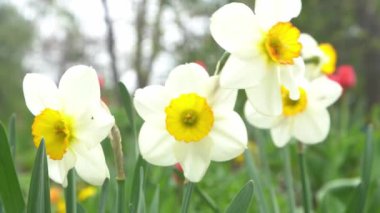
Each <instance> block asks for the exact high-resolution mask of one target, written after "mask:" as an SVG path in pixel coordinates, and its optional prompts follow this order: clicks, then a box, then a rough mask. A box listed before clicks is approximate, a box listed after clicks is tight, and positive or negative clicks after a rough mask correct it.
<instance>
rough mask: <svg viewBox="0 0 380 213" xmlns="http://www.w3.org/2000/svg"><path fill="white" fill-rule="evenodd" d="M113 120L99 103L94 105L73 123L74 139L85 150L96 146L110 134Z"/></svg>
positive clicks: (113, 123)
mask: <svg viewBox="0 0 380 213" xmlns="http://www.w3.org/2000/svg"><path fill="white" fill-rule="evenodd" d="M114 125H115V119H114V117H113V116H112V115H111V114H110V112H109V111H108V109H107V108H105V107H104V106H103V105H102V104H101V103H98V104H95V103H94V105H93V106H91V108H89V109H88V111H87V112H86V113H83V114H82V116H81V117H80V118H78V119H77V120H76V122H75V130H76V133H75V137H76V140H78V141H79V142H80V143H83V144H86V146H87V148H92V147H94V146H97V145H98V144H99V143H100V142H102V140H104V139H105V138H106V137H107V136H108V135H109V133H110V131H111V128H112V127H113V126H114Z"/></svg>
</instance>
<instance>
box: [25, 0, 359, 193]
mask: <svg viewBox="0 0 380 213" xmlns="http://www.w3.org/2000/svg"><path fill="white" fill-rule="evenodd" d="M300 11H301V1H300V0H291V1H287V2H285V1H280V0H256V5H255V8H254V11H252V10H251V9H250V8H249V7H248V6H246V5H245V4H242V3H230V4H227V5H225V6H223V7H221V8H220V9H218V10H217V11H216V12H215V13H214V14H213V15H212V16H211V20H210V31H211V35H212V37H213V39H214V40H215V41H216V43H217V44H219V46H221V47H222V48H223V49H224V50H225V51H226V52H228V53H230V55H229V57H228V59H227V61H226V63H225V65H224V66H223V68H221V70H220V74H217V75H214V76H211V77H210V76H209V74H208V72H207V71H206V70H205V69H204V68H203V67H202V66H201V65H199V64H196V63H189V64H183V65H179V66H177V67H175V68H174V69H173V70H172V71H171V72H170V74H169V76H168V79H167V80H166V82H165V85H151V86H147V87H145V88H142V89H138V90H137V91H136V92H135V96H134V100H133V102H134V106H135V108H136V110H137V112H138V114H139V115H140V116H141V118H142V119H143V120H144V123H143V125H142V127H141V129H140V133H139V140H138V143H139V144H138V145H139V149H140V153H141V155H142V157H143V158H144V159H145V160H146V161H148V162H149V163H151V164H154V165H158V166H170V165H176V164H177V165H179V166H180V167H181V168H182V169H183V172H184V176H185V178H186V179H188V180H190V181H191V182H198V181H200V180H201V179H202V178H203V176H204V175H205V173H206V171H207V168H208V167H209V165H210V163H211V161H218V162H220V161H227V160H231V159H233V158H236V157H238V156H240V155H241V154H242V153H243V151H244V150H245V149H246V148H247V141H248V137H247V130H246V127H245V124H244V122H243V120H242V118H241V117H240V116H239V114H238V113H236V112H235V111H234V106H235V102H236V99H237V91H238V89H244V90H245V92H246V95H247V98H248V101H247V103H246V104H245V115H246V118H247V120H248V121H249V123H250V124H252V125H254V126H256V127H258V128H266V129H270V132H271V136H272V139H273V142H274V144H275V145H276V146H278V147H283V146H285V145H286V144H287V143H288V142H289V141H290V139H291V138H292V137H294V138H296V139H297V140H298V141H299V142H302V143H306V144H314V143H318V142H321V141H323V140H324V139H325V138H326V136H327V134H328V132H329V129H330V117H329V113H328V111H327V109H326V108H327V107H328V106H330V105H331V104H333V103H334V102H335V101H336V100H337V99H338V98H339V96H340V95H341V93H342V88H341V86H340V85H339V84H338V83H336V82H334V81H332V80H330V79H329V78H328V77H326V76H327V75H331V74H332V73H333V72H334V71H335V66H336V60H337V56H336V51H335V49H334V48H333V46H332V45H331V44H327V43H324V44H318V43H317V42H316V40H315V39H314V38H313V37H312V36H310V35H308V34H304V33H301V31H300V30H299V29H298V28H297V27H296V26H295V25H293V24H292V23H291V22H290V21H291V20H292V19H293V18H295V17H297V16H298V15H299V13H300ZM342 70H347V68H345V69H343V68H342ZM341 72H343V71H341ZM345 72H347V71H345ZM342 76H343V74H342ZM331 78H333V79H334V78H335V79H338V77H331ZM339 79H347V77H345V78H344V77H339ZM345 82H346V83H345V84H346V85H347V86H349V85H351V84H352V82H354V80H353V79H352V78H351V79H349V80H346V81H345ZM24 94H25V100H26V104H27V106H28V108H29V109H30V111H31V112H32V113H33V114H34V115H35V116H36V117H35V119H34V122H33V126H32V134H33V141H34V144H35V145H36V146H39V144H40V142H41V140H45V143H46V147H47V155H48V163H49V175H50V177H51V179H53V180H54V181H56V182H58V183H61V184H63V185H64V186H65V185H66V182H67V180H66V174H67V172H68V170H70V169H71V168H73V167H75V169H76V170H77V172H78V174H79V175H80V176H81V177H82V178H83V179H84V180H85V181H87V182H89V183H92V184H95V185H99V184H101V183H102V182H103V181H104V179H105V178H107V177H109V172H108V168H107V166H106V164H105V160H104V155H103V152H102V148H101V146H100V142H101V141H102V140H103V139H104V138H105V137H106V136H107V135H108V134H109V132H110V129H111V127H112V126H113V125H114V118H113V117H112V115H111V114H110V113H109V111H108V110H107V107H105V105H104V104H102V102H101V99H100V88H99V82H98V78H97V76H96V72H95V71H94V70H93V69H91V68H89V67H86V66H75V67H73V68H70V69H69V70H68V71H67V72H66V73H65V74H64V75H63V77H62V79H61V81H60V83H59V86H58V87H57V86H56V85H55V84H54V83H53V82H52V81H50V80H48V79H47V78H45V77H43V76H41V75H38V74H28V75H27V76H26V77H25V80H24Z"/></svg>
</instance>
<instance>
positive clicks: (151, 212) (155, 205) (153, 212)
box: [149, 186, 160, 213]
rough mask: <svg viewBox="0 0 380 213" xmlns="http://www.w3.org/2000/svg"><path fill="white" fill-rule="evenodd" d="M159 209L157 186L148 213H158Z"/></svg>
mask: <svg viewBox="0 0 380 213" xmlns="http://www.w3.org/2000/svg"><path fill="white" fill-rule="evenodd" d="M159 208H160V186H157V188H156V191H155V192H154V195H153V199H152V203H151V204H150V210H149V213H158V212H159V211H158V209H159Z"/></svg>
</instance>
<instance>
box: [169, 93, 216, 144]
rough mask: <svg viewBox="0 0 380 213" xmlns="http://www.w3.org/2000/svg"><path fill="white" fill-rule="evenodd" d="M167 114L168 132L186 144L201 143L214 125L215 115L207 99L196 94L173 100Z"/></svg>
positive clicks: (183, 95)
mask: <svg viewBox="0 0 380 213" xmlns="http://www.w3.org/2000/svg"><path fill="white" fill-rule="evenodd" d="M165 112H166V129H167V130H168V132H169V133H170V134H171V135H172V136H173V137H174V138H175V139H176V140H178V141H184V142H186V143H189V142H198V141H200V140H201V139H202V138H204V137H205V136H207V135H208V133H209V132H210V130H211V128H212V126H213V124H214V114H213V112H212V110H211V108H210V106H209V105H208V104H207V101H206V99H205V98H203V97H201V96H199V95H197V94H195V93H189V94H182V95H180V96H179V97H177V98H174V99H172V100H171V102H170V104H169V105H168V106H167V107H166V109H165Z"/></svg>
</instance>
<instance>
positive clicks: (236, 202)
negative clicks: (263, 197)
mask: <svg viewBox="0 0 380 213" xmlns="http://www.w3.org/2000/svg"><path fill="white" fill-rule="evenodd" d="M253 192H254V191H253V180H250V181H248V183H247V184H245V186H244V187H243V188H242V189H241V190H240V192H239V193H238V194H237V195H236V196H235V198H234V199H233V200H232V202H231V203H230V205H229V206H228V208H227V210H226V213H235V212H239V213H243V212H247V211H248V208H249V205H250V204H251V201H252V196H253Z"/></svg>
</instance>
